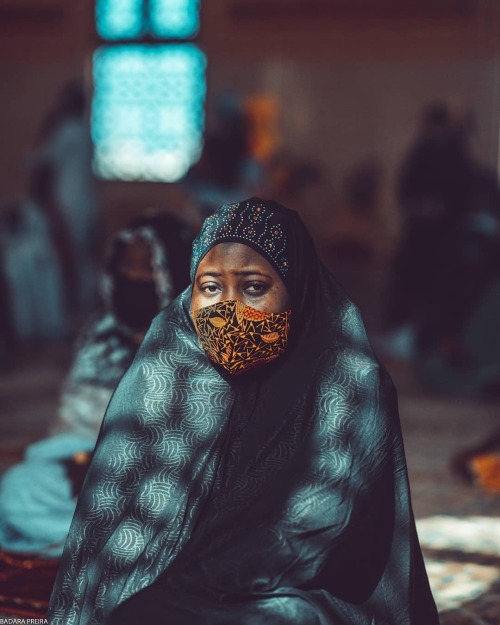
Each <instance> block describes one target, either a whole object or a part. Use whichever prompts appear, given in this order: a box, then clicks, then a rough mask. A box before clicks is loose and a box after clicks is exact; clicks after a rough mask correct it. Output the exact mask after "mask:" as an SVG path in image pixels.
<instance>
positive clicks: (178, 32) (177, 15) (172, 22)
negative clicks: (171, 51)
mask: <svg viewBox="0 0 500 625" xmlns="http://www.w3.org/2000/svg"><path fill="white" fill-rule="evenodd" d="M149 20H150V29H151V33H152V34H153V35H154V36H155V37H164V38H179V39H184V38H189V37H193V36H194V35H196V33H197V32H198V28H199V0H149Z"/></svg>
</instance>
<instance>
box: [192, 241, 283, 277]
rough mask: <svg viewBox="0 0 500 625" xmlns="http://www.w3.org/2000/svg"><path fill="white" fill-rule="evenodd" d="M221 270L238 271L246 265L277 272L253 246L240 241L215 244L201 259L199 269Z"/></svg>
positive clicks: (198, 270) (199, 270)
mask: <svg viewBox="0 0 500 625" xmlns="http://www.w3.org/2000/svg"><path fill="white" fill-rule="evenodd" d="M209 267H210V268H211V269H215V270H220V271H237V270H238V269H243V268H246V267H254V268H261V269H266V270H267V271H268V272H269V273H272V274H275V273H276V270H275V269H274V267H273V266H272V265H271V263H270V262H269V261H268V260H267V259H266V258H264V256H262V254H259V252H257V251H256V250H254V249H253V248H252V247H250V246H248V245H245V244H244V243H238V242H223V243H218V244H217V245H214V247H212V248H211V249H210V250H209V251H208V252H207V253H206V254H205V256H204V257H203V258H202V259H201V261H200V264H199V265H198V269H197V271H196V273H197V274H199V273H200V272H201V271H206V269H207V268H209Z"/></svg>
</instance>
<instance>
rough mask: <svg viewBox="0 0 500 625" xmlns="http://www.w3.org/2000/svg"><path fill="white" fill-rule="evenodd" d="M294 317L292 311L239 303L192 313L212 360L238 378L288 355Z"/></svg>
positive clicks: (231, 302) (232, 302)
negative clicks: (259, 307)
mask: <svg viewBox="0 0 500 625" xmlns="http://www.w3.org/2000/svg"><path fill="white" fill-rule="evenodd" d="M291 314H292V313H291V310H287V311H286V312H282V313H268V312H262V311H260V310H256V309H255V308H252V307H251V306H246V305H245V304H243V303H242V302H237V301H236V300H226V301H224V302H219V303H218V304H212V305H211V306H204V307H203V308H199V309H198V310H193V311H192V312H191V316H192V318H193V321H194V327H195V329H196V333H197V334H198V337H199V339H200V343H201V345H202V347H203V349H204V350H205V351H206V353H207V355H208V357H209V358H210V360H212V361H213V362H215V363H217V364H218V365H220V366H221V367H224V369H226V371H229V373H233V374H235V375H237V374H240V373H244V372H245V371H248V370H249V369H252V368H254V367H258V366H260V365H264V364H266V363H267V362H270V361H271V360H274V359H275V358H278V356H280V355H281V354H282V353H283V352H284V351H285V348H286V344H287V340H288V334H289V331H290V317H291Z"/></svg>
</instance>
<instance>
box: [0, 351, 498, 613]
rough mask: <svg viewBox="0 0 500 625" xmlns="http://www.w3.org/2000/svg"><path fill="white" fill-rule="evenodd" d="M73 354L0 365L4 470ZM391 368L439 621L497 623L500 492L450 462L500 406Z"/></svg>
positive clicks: (42, 420) (486, 427) (392, 364)
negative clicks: (467, 480)
mask: <svg viewBox="0 0 500 625" xmlns="http://www.w3.org/2000/svg"><path fill="white" fill-rule="evenodd" d="M69 358H70V350H69V349H68V347H67V346H65V345H57V346H51V347H49V348H41V347H39V348H37V349H32V350H27V351H26V352H24V353H22V354H20V355H18V357H17V358H16V359H15V360H14V361H13V362H11V363H10V364H9V365H8V366H7V367H6V368H4V369H3V370H2V371H0V470H3V469H5V468H6V467H8V466H9V465H10V464H12V463H14V462H15V461H16V460H17V459H19V458H20V457H21V455H22V450H23V448H24V447H25V446H26V445H27V444H29V443H30V442H32V441H34V440H37V439H39V438H40V437H42V436H43V435H44V433H45V432H46V430H47V427H48V425H49V423H50V422H51V419H53V417H54V414H55V412H56V409H57V397H58V393H59V390H60V387H61V382H62V380H63V378H64V374H65V371H66V369H67V365H68V362H69ZM385 365H386V367H387V368H388V369H389V372H390V373H391V375H392V377H393V379H394V381H395V383H396V386H397V388H398V391H399V403H400V414H401V423H402V428H403V435H404V439H405V445H406V453H407V460H408V467H409V474H410V483H411V488H412V496H413V506H414V511H415V516H416V518H417V526H418V531H419V535H420V539H421V542H422V545H423V548H424V555H425V558H426V563H427V567H428V572H429V576H430V580H431V585H432V587H433V590H434V594H435V597H436V601H437V604H438V607H439V609H440V612H441V618H442V625H494V624H498V623H500V495H494V494H488V493H486V492H483V491H482V490H480V489H479V488H477V487H474V486H468V485H466V484H464V483H462V482H461V481H459V480H458V479H457V478H455V477H454V475H452V473H451V472H450V470H449V459H450V457H451V456H452V454H453V453H455V452H456V451H458V450H460V449H461V448H463V447H464V446H466V445H469V444H471V443H473V442H474V441H475V440H479V439H480V438H481V437H482V436H484V435H485V434H487V433H488V432H489V431H490V430H491V429H493V427H494V425H495V424H496V423H497V422H498V418H499V412H500V405H499V404H498V403H492V402H490V403H487V402H478V401H473V400H463V399H453V398H450V397H442V396H439V395H430V394H428V393H426V392H424V391H423V390H422V389H421V388H420V387H419V386H418V384H417V382H416V381H415V378H414V376H413V372H412V368H411V366H410V365H409V364H408V363H407V362H403V361H397V360H392V361H391V360H386V361H385ZM4 616H5V615H4ZM1 617H2V615H1V614H0V619H1Z"/></svg>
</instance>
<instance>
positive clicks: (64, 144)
mask: <svg viewBox="0 0 500 625" xmlns="http://www.w3.org/2000/svg"><path fill="white" fill-rule="evenodd" d="M86 104H87V96H86V93H85V88H84V85H83V83H82V81H81V80H78V79H75V80H70V81H68V82H66V83H65V84H64V85H63V86H62V88H61V90H60V91H59V94H58V95H57V98H56V101H55V103H54V105H53V106H52V108H51V110H50V111H49V112H48V113H47V115H46V117H45V119H44V121H43V122H42V126H41V128H40V132H39V136H38V145H37V148H36V151H35V154H34V158H33V160H34V162H35V166H36V165H38V164H40V163H43V164H45V165H47V166H49V167H51V168H52V170H53V175H52V176H51V179H50V182H51V185H50V188H49V189H48V190H47V195H50V196H51V197H52V201H53V203H55V204H57V205H58V206H59V208H60V213H61V216H62V218H63V219H64V221H65V222H66V228H67V231H68V234H69V239H70V242H71V249H72V253H73V255H74V261H73V262H74V265H75V268H76V272H75V278H76V284H75V291H76V301H77V303H78V305H79V306H80V307H84V308H85V309H87V310H88V309H89V307H91V306H92V305H93V304H94V303H95V301H94V298H95V297H96V282H97V280H96V262H95V259H96V256H97V251H98V248H99V244H100V240H99V237H100V235H99V233H100V230H101V228H100V221H99V216H98V198H97V196H98V194H97V184H96V179H95V176H94V174H93V171H92V159H93V145H92V140H91V136H90V128H89V123H88V119H87V111H86Z"/></svg>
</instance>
